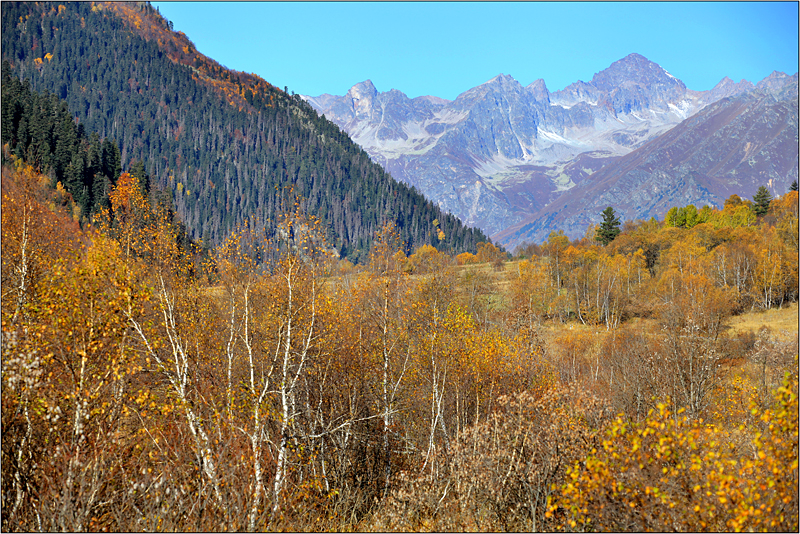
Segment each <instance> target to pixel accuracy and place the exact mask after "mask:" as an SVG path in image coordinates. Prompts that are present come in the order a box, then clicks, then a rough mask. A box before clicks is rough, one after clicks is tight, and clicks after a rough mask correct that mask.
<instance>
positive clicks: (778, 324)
mask: <svg viewBox="0 0 800 534" xmlns="http://www.w3.org/2000/svg"><path fill="white" fill-rule="evenodd" d="M728 325H729V326H730V328H731V330H732V331H733V332H735V333H739V332H742V333H744V332H753V333H757V332H758V331H759V330H760V329H761V327H763V326H766V327H768V328H769V329H770V330H772V335H773V336H775V337H777V338H781V339H784V340H788V338H792V337H795V336H797V330H798V327H797V303H796V302H792V303H790V304H787V305H785V306H783V308H781V309H770V310H766V311H763V310H759V311H751V312H747V313H743V314H741V315H737V316H735V317H731V318H730V319H729V320H728Z"/></svg>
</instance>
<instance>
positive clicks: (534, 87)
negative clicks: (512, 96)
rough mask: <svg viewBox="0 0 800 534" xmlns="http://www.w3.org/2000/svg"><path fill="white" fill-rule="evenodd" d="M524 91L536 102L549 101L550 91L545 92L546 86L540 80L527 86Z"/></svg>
mask: <svg viewBox="0 0 800 534" xmlns="http://www.w3.org/2000/svg"><path fill="white" fill-rule="evenodd" d="M525 89H527V90H528V91H529V92H530V93H531V95H533V98H534V99H536V100H545V101H548V102H549V101H550V91H548V90H547V85H546V84H545V83H544V80H543V79H541V78H539V79H538V80H536V81H534V82H533V83H531V84H530V85H528V86H527V87H526V88H525Z"/></svg>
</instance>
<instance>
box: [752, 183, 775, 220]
mask: <svg viewBox="0 0 800 534" xmlns="http://www.w3.org/2000/svg"><path fill="white" fill-rule="evenodd" d="M770 202H772V195H771V194H770V192H769V189H767V188H766V187H764V186H763V185H762V186H761V187H759V188H758V191H756V194H755V195H754V196H753V213H755V214H756V216H759V217H760V216H761V215H765V214H766V213H767V211H769V203H770Z"/></svg>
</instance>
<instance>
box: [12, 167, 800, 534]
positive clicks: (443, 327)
mask: <svg viewBox="0 0 800 534" xmlns="http://www.w3.org/2000/svg"><path fill="white" fill-rule="evenodd" d="M11 159H12V160H13V158H11ZM46 182H47V179H46V178H44V177H42V176H41V175H40V174H38V173H36V172H35V170H34V168H32V167H31V166H30V165H27V164H25V163H23V162H22V161H20V160H16V161H15V162H14V164H13V166H11V167H6V168H4V169H3V206H2V207H3V210H2V217H3V221H2V228H3V234H2V239H3V242H2V246H3V258H2V262H3V263H2V275H3V279H2V285H3V288H4V291H3V295H2V299H3V301H2V329H3V389H2V403H3V410H2V417H3V421H2V423H3V429H4V432H3V437H2V440H3V441H2V452H3V462H2V465H3V477H2V484H3V492H2V494H3V512H2V513H3V516H2V521H3V528H4V529H8V530H32V529H37V530H38V529H52V530H102V529H108V530H149V529H173V530H189V529H198V530H223V529H236V530H245V529H246V530H260V529H288V528H291V529H304V530H333V529H354V528H355V529H380V530H386V529H390V530H410V529H428V530H443V529H446V530H467V529H480V530H498V529H507V530H518V529H523V530H555V529H558V528H565V529H572V528H589V529H591V528H597V529H610V530H624V529H636V528H654V529H668V528H669V529H695V528H696V529H698V530H701V529H710V530H719V529H722V530H727V529H733V528H743V529H744V528H776V529H796V528H797V491H796V488H797V408H796V406H797V405H796V402H797V377H796V372H795V373H794V374H792V373H790V374H789V375H784V371H785V370H791V369H793V368H796V354H797V352H796V351H797V341H796V336H795V337H794V338H793V339H790V340H788V341H781V340H780V339H779V338H776V337H773V336H770V335H768V334H767V333H764V334H763V335H762V336H761V337H759V338H758V339H756V338H755V337H753V336H752V335H746V334H742V335H734V334H731V333H729V332H728V331H727V330H726V328H725V322H726V317H727V316H728V315H729V314H730V313H731V311H732V310H733V309H735V307H733V306H731V302H732V300H731V299H732V298H734V297H737V296H738V295H740V294H744V293H747V291H752V288H751V286H750V285H748V284H751V282H750V281H747V280H750V279H749V278H747V277H745V278H744V280H746V282H745V283H744V285H743V286H742V287H743V288H744V290H743V291H742V292H741V293H737V292H736V291H734V286H731V285H726V284H725V283H724V282H723V281H722V279H720V278H719V276H722V275H721V274H720V273H726V276H729V277H730V276H733V278H725V280H734V279H736V277H735V276H734V275H735V272H740V271H736V270H735V269H734V270H727V269H728V267H723V265H725V266H728V265H729V264H728V263H725V262H723V261H722V259H721V256H720V254H721V251H723V250H725V251H726V258H731V257H734V256H736V254H739V253H741V255H743V257H745V258H748V257H749V258H751V259H752V261H753V263H752V265H751V272H752V273H754V274H753V276H754V277H755V278H753V279H755V280H760V278H758V276H760V275H756V274H755V273H758V272H759V269H760V267H759V265H761V263H759V262H761V259H760V258H759V255H760V254H763V253H764V252H763V249H762V248H761V247H762V246H766V244H767V243H768V242H773V243H774V242H776V241H777V242H779V244H780V247H783V248H781V249H780V250H781V251H780V252H778V249H776V248H773V249H771V251H772V252H769V253H770V254H773V255H774V254H786V255H787V257H788V256H791V252H792V250H794V256H793V257H794V258H795V261H796V246H795V248H794V249H792V248H791V247H789V246H788V245H787V244H786V242H785V240H784V238H782V237H780V235H781V234H780V233H779V230H778V229H779V228H780V227H781V225H782V224H784V223H786V221H791V217H792V216H794V217H795V219H794V220H795V223H794V224H796V216H797V215H796V204H797V201H796V198H795V200H794V201H793V202H794V206H795V211H794V212H791V209H790V210H789V212H788V213H787V214H784V213H783V212H782V211H781V210H782V209H783V207H788V208H791V206H783V204H781V202H782V201H786V200H785V199H781V200H779V201H774V203H773V205H772V209H773V217H774V219H772V220H771V221H772V222H770V220H768V219H767V218H764V219H762V221H761V226H760V227H758V228H757V229H752V228H738V229H727V230H726V232H727V234H730V233H736V232H738V234H737V235H738V240H737V241H733V240H730V239H729V240H727V241H725V240H723V241H720V242H717V243H716V244H715V246H713V247H712V248H710V249H709V248H707V245H706V244H707V243H714V239H719V238H720V236H719V235H717V234H716V233H714V232H713V231H712V229H709V228H708V227H707V226H705V227H704V225H698V226H696V227H694V228H692V229H683V228H666V227H661V226H660V225H655V226H652V227H651V226H648V224H649V223H642V224H633V225H626V228H624V229H623V232H622V233H621V234H620V235H619V236H618V237H617V238H616V239H614V240H613V241H612V242H611V243H610V244H609V245H608V246H607V247H602V248H601V247H600V246H599V245H597V244H596V243H592V242H590V240H581V241H578V242H569V240H567V239H566V238H564V237H563V236H559V235H554V236H552V237H551V239H550V241H549V242H548V243H547V244H546V245H545V246H544V247H542V249H541V250H539V251H538V255H535V257H533V258H531V259H529V260H525V261H522V262H519V263H517V264H515V265H514V266H513V267H508V266H505V265H503V264H500V266H499V270H495V269H492V268H490V267H489V264H484V265H473V266H461V267H459V266H458V265H456V260H455V259H454V258H451V257H450V256H448V255H446V254H443V253H442V252H440V251H438V250H436V249H435V248H433V247H420V248H418V249H417V250H416V251H415V253H414V254H412V255H410V256H406V254H405V252H404V250H405V247H404V244H403V243H402V241H401V239H400V237H399V235H398V232H397V230H396V228H395V227H393V226H392V225H391V224H388V225H385V226H384V227H383V228H382V229H381V230H380V232H378V233H377V234H376V236H375V240H374V245H373V247H372V249H371V252H370V261H369V262H368V263H367V264H366V265H365V266H363V268H362V269H361V270H360V271H354V270H353V268H352V267H348V268H345V264H344V262H343V261H342V260H339V259H337V258H334V257H331V255H330V254H329V252H328V251H329V250H330V247H329V246H327V244H326V242H325V234H324V232H320V231H319V230H318V229H319V227H320V226H321V224H322V223H320V222H319V220H318V219H315V218H313V217H308V216H306V215H304V214H303V213H302V210H301V209H300V206H299V205H297V206H295V209H294V210H292V211H291V212H289V213H287V214H285V215H284V216H283V218H282V221H281V224H280V225H279V230H278V231H276V233H275V237H274V238H273V239H270V240H268V239H266V238H265V236H264V235H263V234H262V233H260V232H258V231H254V229H253V228H251V227H249V226H246V225H245V226H242V227H241V228H239V230H238V231H237V232H235V233H234V234H233V235H231V237H230V238H229V239H227V240H226V241H225V242H224V243H223V244H222V245H221V246H219V247H217V248H216V249H215V250H214V251H213V253H212V254H211V255H210V256H209V257H208V258H206V259H203V258H202V257H201V256H199V255H195V254H191V253H189V252H188V249H187V247H186V246H182V245H181V244H180V239H179V234H180V232H179V228H178V227H176V225H175V224H174V222H173V221H172V220H170V214H169V211H168V210H165V209H163V207H160V206H158V205H154V204H153V203H151V202H149V201H148V200H147V198H146V197H145V196H144V195H143V192H142V188H141V187H140V185H139V183H138V178H137V177H135V176H133V175H131V174H129V173H123V174H121V175H120V177H119V179H118V180H117V183H116V185H115V186H114V188H113V189H112V191H111V192H110V194H109V203H110V205H111V209H110V210H106V211H104V212H103V213H102V215H101V217H100V218H99V219H98V220H99V221H101V223H100V228H99V231H94V230H93V231H82V230H81V229H80V228H79V227H78V226H77V225H76V224H75V223H71V222H70V218H69V217H68V215H59V214H58V213H54V212H52V211H51V210H50V209H48V205H49V203H50V201H49V199H50V195H52V194H53V193H52V192H50V191H49V190H48V189H47V188H46V187H43V184H46ZM54 208H55V209H56V211H58V207H57V205H55V206H54ZM792 213H794V215H792ZM770 224H772V226H770ZM703 232H705V233H703ZM769 232H772V234H771V235H772V236H773V240H772V241H766V240H764V241H761V240H760V237H759V236H760V235H761V234H767V233H769ZM715 236H716V237H715ZM776 236H777V237H776ZM704 239H709V240H710V241H704ZM634 244H635V245H637V247H636V249H635V250H634V251H632V252H631V251H630V249H631V247H633V245H634ZM81 245H82V246H81ZM751 245H752V247H753V248H752V249H750V248H749V247H751ZM645 246H646V247H647V248H645ZM776 246H777V245H776ZM653 247H657V248H653ZM724 247H728V249H725V248H724ZM735 247H741V250H739V252H736V253H734V252H733V249H734V248H735ZM737 250H738V249H737ZM498 252H499V251H497V250H496V249H495V248H494V247H493V246H491V245H483V246H481V247H480V250H479V252H478V255H479V256H480V257H481V260H485V261H495V260H496V258H497V254H498ZM736 257H738V256H736ZM773 257H774V256H773ZM461 259H462V260H465V259H466V260H470V261H471V259H470V258H468V257H466V258H465V257H464V256H462V257H461ZM726 261H727V260H726ZM715 270H716V271H715ZM343 272H347V273H348V274H341V273H343ZM714 272H717V273H718V275H717V276H716V277H711V275H712V273H714ZM795 273H796V269H795ZM615 277H616V278H615ZM759 284H760V282H759ZM794 284H795V285H794V288H795V289H794V291H795V293H794V295H795V297H794V299H795V300H796V282H794ZM754 287H760V286H758V284H757V285H756V286H754ZM776 287H777V286H776ZM748 288H750V289H748ZM785 293H786V295H787V296H786V297H785V298H791V297H790V295H791V294H792V293H791V291H789V292H788V293H787V292H785ZM626 295H629V296H626ZM756 295H758V296H759V299H760V295H761V293H760V290H759V292H758V293H756ZM560 302H561V303H563V304H559V303H560ZM736 302H738V301H736ZM748 302H749V301H748ZM757 302H758V305H763V306H770V305H778V304H779V300H774V299H773V300H769V301H761V300H758V301H757ZM762 302H763V304H762ZM636 303H638V304H636ZM581 321H584V322H586V323H587V324H590V323H594V324H595V325H597V324H602V325H605V326H607V327H608V330H606V329H605V328H601V329H597V328H596V326H594V325H593V326H592V327H591V328H588V327H584V326H583V324H582V323H581ZM562 322H563V324H561V323H562ZM617 414H620V415H619V417H617ZM684 418H685V419H684ZM701 420H702V421H705V423H701ZM706 423H712V424H713V426H708V425H707V424H706ZM698 450H700V451H702V453H699V452H696V451H698ZM792 462H793V463H792ZM698 510H699V511H698Z"/></svg>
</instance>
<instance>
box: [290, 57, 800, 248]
mask: <svg viewBox="0 0 800 534" xmlns="http://www.w3.org/2000/svg"><path fill="white" fill-rule="evenodd" d="M790 80H791V77H789V76H786V75H785V74H783V73H773V74H772V75H771V76H770V77H768V78H766V79H765V80H762V82H759V86H760V88H759V89H760V90H761V92H762V93H764V94H767V93H769V94H771V95H772V96H773V98H780V97H779V93H780V92H781V91H785V88H786V86H787V83H789V84H790V83H791V82H790ZM795 81H796V75H795ZM754 89H755V88H754V86H753V84H751V83H750V82H747V81H745V80H742V81H741V82H739V83H734V82H733V81H732V80H730V79H729V78H724V79H723V80H722V81H720V83H719V84H718V85H717V86H716V87H714V88H713V89H711V90H710V91H691V90H689V89H687V88H686V86H685V85H684V84H683V82H681V81H680V80H678V79H677V78H675V77H674V76H672V75H671V74H669V73H668V72H667V71H666V70H664V69H663V68H662V67H660V66H659V65H657V64H655V63H653V62H651V61H649V60H647V59H646V58H645V57H643V56H641V55H639V54H631V55H629V56H627V57H625V58H623V59H621V60H619V61H616V62H614V63H613V64H612V65H611V66H609V67H608V68H607V69H605V70H603V71H601V72H599V73H597V74H595V75H594V77H593V78H592V80H591V81H590V82H588V83H587V82H583V81H578V82H575V83H573V84H571V85H569V86H567V87H566V88H564V89H563V90H561V91H556V92H554V93H550V92H549V91H548V89H547V86H546V84H545V81H544V80H536V81H535V82H533V83H531V84H530V85H528V86H527V87H523V86H522V85H521V84H520V83H519V82H517V81H516V80H515V79H514V78H512V77H511V76H507V75H503V74H501V75H499V76H496V77H495V78H492V79H491V80H489V81H488V82H486V83H484V84H482V85H479V86H478V87H474V88H472V89H469V90H468V91H465V92H464V93H462V94H460V95H459V96H458V97H457V98H456V99H455V100H453V101H448V100H444V99H440V98H436V97H418V98H413V99H410V98H408V97H407V96H406V95H405V94H403V93H402V92H400V91H398V90H395V89H393V90H391V91H388V92H383V93H381V92H378V91H377V90H376V88H375V87H374V85H373V84H372V82H370V81H369V80H368V81H366V82H362V83H359V84H357V85H355V86H353V87H352V88H351V89H350V91H348V93H347V94H346V95H344V96H332V95H321V96H318V97H307V96H306V97H303V98H305V99H306V100H307V101H308V102H309V103H310V104H311V105H312V106H313V107H314V108H315V109H317V111H318V112H320V113H322V114H324V115H325V116H326V117H327V118H328V119H330V120H332V121H333V122H335V123H336V124H338V125H339V126H340V127H341V128H342V129H343V130H344V131H346V132H347V133H348V134H349V135H350V136H351V137H352V138H353V139H354V140H355V141H356V142H357V143H358V144H359V145H361V146H362V147H363V148H364V149H365V150H366V151H367V152H368V153H369V154H370V156H371V157H372V158H373V160H375V161H376V162H378V163H380V164H381V165H383V166H384V168H385V169H386V170H387V171H389V172H390V173H391V174H392V175H393V176H394V177H395V178H398V179H400V180H403V181H405V182H407V183H409V184H412V185H414V186H416V187H417V188H418V189H419V190H420V191H421V192H422V193H423V194H425V195H426V196H427V197H428V198H431V199H433V200H435V201H436V202H438V204H439V205H440V206H441V207H443V208H445V209H447V210H448V211H450V212H452V213H454V214H456V215H457V216H458V217H460V218H461V219H462V220H463V221H464V222H465V223H467V224H468V225H471V226H478V227H480V228H481V229H483V230H484V231H485V232H487V233H490V234H497V235H498V236H501V235H502V236H508V235H509V234H508V233H507V232H506V233H503V234H499V232H501V231H503V230H505V229H508V228H509V227H512V226H514V227H516V228H519V227H520V223H523V224H530V221H531V219H532V218H535V217H536V216H537V215H536V214H538V213H539V212H541V211H542V210H545V209H547V208H548V206H550V205H551V204H552V203H553V202H555V201H556V200H557V199H559V198H561V197H562V196H564V195H566V194H567V192H568V191H571V190H572V189H573V188H575V187H576V185H579V184H581V182H582V181H584V180H586V179H588V178H589V177H590V176H593V175H594V174H595V173H597V172H598V171H599V170H601V169H602V168H604V167H605V166H606V165H609V164H611V163H613V162H615V161H616V162H618V160H620V158H623V157H624V156H627V155H628V154H630V153H632V152H633V151H635V150H637V149H639V148H640V147H642V146H643V145H645V143H647V142H649V141H651V140H653V139H655V138H657V137H658V136H660V135H662V134H664V133H666V132H668V131H669V130H670V129H672V128H673V127H675V126H676V125H678V124H680V123H681V122H682V121H684V120H685V119H687V118H688V117H691V116H693V115H694V114H696V113H697V112H698V111H700V110H701V109H703V108H704V107H706V106H709V105H710V104H713V103H714V102H717V101H719V100H720V99H723V98H729V97H734V96H736V95H741V94H744V93H747V92H749V91H752V90H754ZM795 92H796V89H795ZM665 176H666V175H665ZM664 179H666V178H664ZM592 183H600V182H598V181H597V180H596V179H592ZM665 187H666V186H665ZM686 187H689V186H686ZM603 207H605V206H603ZM547 213H550V212H549V211H548V212H547ZM543 224H544V223H543ZM576 224H577V223H576ZM536 235H539V234H538V233H537V234H536Z"/></svg>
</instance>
